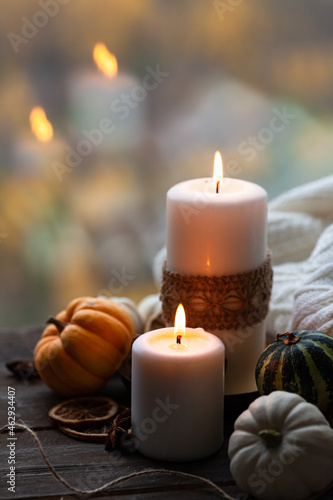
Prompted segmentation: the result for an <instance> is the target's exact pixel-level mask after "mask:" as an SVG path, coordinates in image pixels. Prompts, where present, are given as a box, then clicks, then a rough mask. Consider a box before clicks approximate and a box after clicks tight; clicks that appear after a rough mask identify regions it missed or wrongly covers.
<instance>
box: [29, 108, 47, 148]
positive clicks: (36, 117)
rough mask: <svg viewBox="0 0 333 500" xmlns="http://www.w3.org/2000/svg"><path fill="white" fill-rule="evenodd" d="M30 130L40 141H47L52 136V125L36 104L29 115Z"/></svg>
mask: <svg viewBox="0 0 333 500" xmlns="http://www.w3.org/2000/svg"><path fill="white" fill-rule="evenodd" d="M29 120H30V125H31V130H32V132H33V133H34V134H35V136H36V137H37V139H38V140H39V141H41V142H47V141H49V140H50V139H52V137H53V127H52V125H51V123H50V122H49V121H48V119H47V118H46V114H45V111H44V109H43V108H41V107H39V106H36V107H35V108H33V109H32V110H31V112H30V116H29Z"/></svg>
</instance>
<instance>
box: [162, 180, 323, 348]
mask: <svg viewBox="0 0 333 500" xmlns="http://www.w3.org/2000/svg"><path fill="white" fill-rule="evenodd" d="M268 246H269V248H270V249H271V251H272V257H273V270H274V278H273V289H272V298H271V304H270V312H269V314H268V317H267V336H268V338H269V339H270V340H271V339H274V338H276V334H277V333H284V332H286V331H288V330H291V329H293V330H296V329H302V330H319V331H323V332H326V333H329V334H330V335H333V175H332V176H329V177H325V178H322V179H319V180H317V181H314V182H311V183H308V184H305V185H302V186H300V187H297V188H295V189H292V190H290V191H287V192H286V193H284V194H282V195H280V196H278V197H277V198H275V199H274V200H272V201H271V202H270V203H269V205H268ZM165 258H166V251H165V248H164V249H162V250H161V251H160V252H159V253H158V254H157V255H156V257H155V261H154V266H153V272H154V277H155V281H156V284H157V286H158V287H160V284H161V271H162V264H163V262H164V260H165Z"/></svg>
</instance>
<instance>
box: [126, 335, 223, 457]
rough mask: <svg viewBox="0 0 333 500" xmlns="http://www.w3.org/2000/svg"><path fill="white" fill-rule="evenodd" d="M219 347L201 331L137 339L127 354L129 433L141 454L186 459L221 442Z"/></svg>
mask: <svg viewBox="0 0 333 500" xmlns="http://www.w3.org/2000/svg"><path fill="white" fill-rule="evenodd" d="M223 387H224V346H223V343H222V342H221V341H220V340H219V339H218V338H217V337H216V336H215V335H211V334H210V333H207V332H205V331H204V330H203V329H201V328H196V329H191V328H186V329H185V335H184V337H183V340H182V344H181V345H179V344H177V343H176V339H175V335H174V328H162V329H159V330H154V331H151V332H148V333H145V334H143V335H141V336H140V337H139V338H138V339H137V340H135V342H134V344H133V350H132V429H133V434H134V438H135V445H136V447H137V449H138V451H140V452H141V453H143V454H144V455H146V456H148V457H150V458H154V459H157V460H167V461H175V462H180V461H189V460H197V459H200V458H204V457H207V456H209V455H211V454H213V453H215V452H216V451H217V450H218V449H219V448H220V447H221V445H222V442H223Z"/></svg>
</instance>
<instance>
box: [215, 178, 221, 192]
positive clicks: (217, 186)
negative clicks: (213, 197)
mask: <svg viewBox="0 0 333 500" xmlns="http://www.w3.org/2000/svg"><path fill="white" fill-rule="evenodd" d="M219 187H220V181H219V180H217V181H216V193H218V192H219Z"/></svg>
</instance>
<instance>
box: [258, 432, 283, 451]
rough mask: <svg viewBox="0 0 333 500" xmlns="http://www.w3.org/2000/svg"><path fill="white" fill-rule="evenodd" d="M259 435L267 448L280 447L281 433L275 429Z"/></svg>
mask: <svg viewBox="0 0 333 500" xmlns="http://www.w3.org/2000/svg"><path fill="white" fill-rule="evenodd" d="M258 434H259V436H260V437H261V439H262V440H263V442H264V444H265V446H267V448H274V447H275V446H278V445H279V444H280V443H281V441H282V434H281V432H279V431H277V430H275V429H263V430H262V431H260V432H259V433H258Z"/></svg>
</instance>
